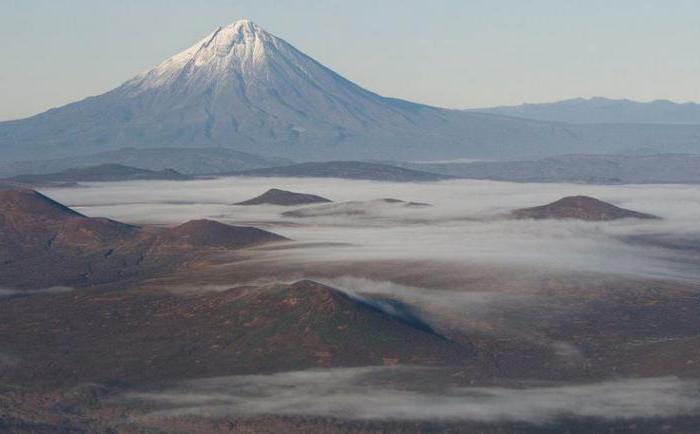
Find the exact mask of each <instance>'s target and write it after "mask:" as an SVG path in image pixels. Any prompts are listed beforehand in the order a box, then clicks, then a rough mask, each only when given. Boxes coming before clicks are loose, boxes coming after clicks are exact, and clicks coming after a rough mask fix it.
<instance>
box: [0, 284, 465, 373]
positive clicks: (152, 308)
mask: <svg viewBox="0 0 700 434" xmlns="http://www.w3.org/2000/svg"><path fill="white" fill-rule="evenodd" d="M0 316H1V317H2V318H3V321H2V322H0V342H3V352H7V353H11V354H21V355H22V363H21V364H19V365H17V366H10V367H8V368H7V369H0V381H1V382H2V383H3V384H8V383H11V384H25V385H32V386H39V385H53V386H55V385H61V386H63V385H68V386H73V385H77V384H81V383H86V382H98V383H102V384H113V383H115V382H118V383H121V384H135V385H143V384H149V383H157V382H162V381H173V380H177V379H184V378H197V377H211V376H220V375H232V374H245V373H263V372H276V371H286V370H296V369H309V368H314V367H329V366H365V365H383V364H385V363H404V364H422V365H447V364H459V365H462V364H465V363H466V362H467V361H468V360H470V358H471V357H472V356H473V350H472V349H471V348H468V346H467V345H466V344H464V345H460V344H457V343H455V342H452V341H450V340H448V339H445V338H443V337H441V336H439V335H437V334H435V333H433V332H430V331H427V330H425V329H424V328H423V327H417V326H415V325H412V324H411V323H410V322H408V321H406V320H405V319H403V318H399V317H396V316H392V315H391V314H387V313H386V312H383V311H381V310H378V309H376V308H374V307H372V306H370V305H368V304H367V303H365V302H362V301H358V300H356V299H354V298H351V297H349V296H348V295H346V294H345V293H342V292H340V291H338V290H336V289H333V288H331V287H328V286H324V285H321V284H319V283H316V282H313V281H300V282H297V283H294V284H292V285H289V286H282V287H278V288H269V289H259V290H255V291H248V290H246V289H230V290H227V291H223V292H208V293H204V294H199V295H189V296H184V295H173V294H167V293H142V292H137V291H117V292H111V293H108V294H105V293H95V292H89V291H84V292H81V293H66V294H51V295H41V296H37V297H24V298H15V299H12V300H8V299H4V300H2V302H1V303H0ZM18 323H22V324H24V326H23V327H15V324H18ZM46 324H51V327H47V326H46ZM104 325H109V326H107V327H106V326H104ZM115 350H116V351H115ZM76 366H81V369H75V367H76ZM13 368H16V369H13Z"/></svg>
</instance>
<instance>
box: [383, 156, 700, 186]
mask: <svg viewBox="0 0 700 434" xmlns="http://www.w3.org/2000/svg"><path fill="white" fill-rule="evenodd" d="M396 164H400V165H401V166H402V167H406V168H410V169H414V170H423V171H427V172H432V173H440V174H443V175H449V176H454V177H458V178H473V179H492V180H497V181H515V182H577V183H586V184H657V183H661V184H668V183H683V184H697V183H700V155H697V154H651V155H596V154H572V155H562V156H557V157H549V158H542V159H538V160H521V161H473V162H435V163H430V162H425V163H396Z"/></svg>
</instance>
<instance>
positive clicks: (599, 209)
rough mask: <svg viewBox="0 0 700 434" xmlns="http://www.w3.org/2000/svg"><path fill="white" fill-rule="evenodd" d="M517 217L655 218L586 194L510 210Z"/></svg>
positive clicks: (588, 219)
mask: <svg viewBox="0 0 700 434" xmlns="http://www.w3.org/2000/svg"><path fill="white" fill-rule="evenodd" d="M512 214H513V215H514V216H515V217H517V218H525V219H527V218H529V219H536V220H539V219H577V220H587V221H607V220H617V219H623V218H638V219H657V218H658V217H656V216H653V215H651V214H645V213H641V212H637V211H632V210H628V209H624V208H620V207H617V206H615V205H612V204H610V203H607V202H603V201H601V200H598V199H595V198H592V197H588V196H569V197H565V198H563V199H559V200H558V201H556V202H552V203H550V204H547V205H542V206H537V207H533V208H522V209H516V210H513V211H512Z"/></svg>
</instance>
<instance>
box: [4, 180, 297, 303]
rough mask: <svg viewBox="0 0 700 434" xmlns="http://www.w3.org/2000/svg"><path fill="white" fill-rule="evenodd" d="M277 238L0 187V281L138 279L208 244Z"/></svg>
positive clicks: (43, 283)
mask: <svg viewBox="0 0 700 434" xmlns="http://www.w3.org/2000/svg"><path fill="white" fill-rule="evenodd" d="M284 239H285V238H283V237H281V236H278V235H276V234H273V233H271V232H267V231H264V230H260V229H256V228H249V227H238V226H229V225H224V224H221V223H217V222H214V221H209V220H197V221H191V222H188V223H185V224H183V225H180V226H177V227H174V228H170V229H162V230H144V229H143V228H140V227H137V226H132V225H127V224H124V223H120V222H116V221H114V220H109V219H104V218H89V217H86V216H84V215H82V214H79V213H77V212H75V211H73V210H71V209H69V208H67V207H65V206H63V205H61V204H59V203H58V202H55V201H53V200H51V199H49V198H47V197H46V196H44V195H42V194H40V193H37V192H36V191H33V190H23V189H4V190H0V286H6V287H10V288H16V289H23V288H46V287H51V286H56V285H67V286H74V287H82V286H91V285H100V284H109V283H113V282H124V281H127V280H130V279H136V280H138V279H142V278H145V277H148V276H150V275H154V274H161V273H165V272H167V271H169V270H171V269H172V268H173V267H175V266H177V265H182V264H183V263H185V262H187V261H188V260H189V259H192V258H193V257H195V256H196V255H198V254H201V253H203V252H205V251H207V250H208V249H222V248H223V249H237V248H242V247H247V246H252V245H256V244H261V243H265V242H271V241H281V240H284Z"/></svg>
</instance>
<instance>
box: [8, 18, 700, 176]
mask: <svg viewBox="0 0 700 434" xmlns="http://www.w3.org/2000/svg"><path fill="white" fill-rule="evenodd" d="M508 114H509V116H502V115H501V114H492V113H480V112H474V111H465V110H447V109H442V108H437V107H431V106H427V105H422V104H416V103H412V102H408V101H403V100H398V99H393V98H387V97H383V96H380V95H377V94H376V93H373V92H371V91H368V90H366V89H363V88H361V87H359V86H357V85H356V84H354V83H352V82H351V81H349V80H347V79H345V78H343V77H341V76H340V75H338V74H336V73H335V72H333V71H331V70H330V69H328V68H326V67H325V66H323V65H321V64H320V63H318V62H316V61H315V60H313V59H312V58H310V57H309V56H307V55H305V54H304V53H302V52H300V51H299V50H297V49H296V48H294V47H293V46H292V45H290V44H288V43H287V42H285V41H284V40H282V39H280V38H278V37H276V36H274V35H272V34H270V33H268V32H266V31H265V30H264V29H262V28H261V27H259V26H257V25H255V24H254V23H252V22H250V21H247V20H242V21H237V22H235V23H233V24H231V25H228V26H226V27H222V28H218V29H216V30H215V31H214V32H212V33H211V34H209V35H207V36H206V37H205V38H204V39H202V40H200V41H199V42H197V43H196V44H194V45H193V46H192V47H190V48H188V49H187V50H185V51H183V52H181V53H179V54H176V55H175V56H173V57H171V58H169V59H167V60H165V61H164V62H162V63H161V64H159V65H157V66H156V67H154V68H152V69H150V70H148V71H146V72H144V73H142V74H139V75H137V76H136V77H134V78H132V79H130V80H128V81H127V82H125V83H124V84H123V85H121V86H119V87H118V88H116V89H114V90H111V91H109V92H107V93H105V94H102V95H98V96H95V97H90V98H86V99H84V100H82V101H79V102H76V103H73V104H69V105H66V106H64V107H60V108H56V109H52V110H49V111H47V112H45V113H42V114H39V115H36V116H33V117H30V118H28V119H23V120H15V121H8V122H2V123H0V152H1V153H2V155H3V159H4V160H5V161H7V162H11V161H17V160H35V159H37V158H41V159H42V160H46V159H53V160H55V159H61V158H76V157H80V158H82V157H84V156H86V155H90V154H96V153H100V152H107V151H115V150H117V149H123V148H126V147H132V148H138V149H143V148H171V147H172V148H213V147H216V148H221V147H224V148H231V149H235V150H238V151H244V152H247V153H250V154H254V155H262V156H265V157H284V158H291V159H294V160H296V161H320V160H362V159H393V160H411V159H429V158H430V159H435V158H439V159H447V158H466V157H470V158H492V159H517V158H521V159H522V158H535V157H544V156H550V155H558V154H566V153H611V152H618V151H621V150H629V149H637V148H651V149H657V150H660V151H666V152H700V125H634V124H615V123H611V124H606V125H602V126H601V125H583V124H570V123H560V122H549V121H541V120H531V119H520V118H514V117H511V116H512V114H511V113H508ZM615 122H617V120H615ZM674 123H677V122H674ZM164 154H167V153H164V152H160V153H159V154H158V155H164ZM157 158H158V157H157V156H155V155H153V156H151V157H149V158H148V159H151V160H154V159H157ZM102 162H104V161H102ZM102 162H100V163H102ZM113 162H119V163H122V164H129V163H127V162H124V161H113ZM93 164H96V163H93ZM69 167H75V164H72V165H71V166H69ZM137 167H141V166H138V165H137ZM169 167H172V168H174V169H176V170H178V171H182V172H184V173H187V172H188V171H187V170H184V168H181V167H175V166H172V165H170V166H169ZM142 168H148V169H161V168H157V167H152V166H151V167H142Z"/></svg>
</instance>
